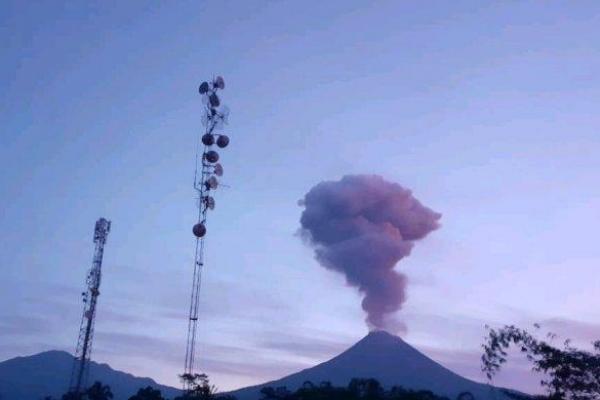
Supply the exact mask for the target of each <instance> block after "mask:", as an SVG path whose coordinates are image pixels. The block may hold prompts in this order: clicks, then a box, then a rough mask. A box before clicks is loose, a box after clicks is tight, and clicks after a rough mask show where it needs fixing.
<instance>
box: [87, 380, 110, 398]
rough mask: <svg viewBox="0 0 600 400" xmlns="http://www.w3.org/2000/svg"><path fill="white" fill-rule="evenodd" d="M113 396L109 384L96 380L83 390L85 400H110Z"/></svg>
mask: <svg viewBox="0 0 600 400" xmlns="http://www.w3.org/2000/svg"><path fill="white" fill-rule="evenodd" d="M112 398H113V393H112V391H111V390H110V386H108V385H103V384H102V382H99V381H96V382H94V384H93V385H92V386H90V387H89V388H87V390H86V391H85V399H86V400H110V399H112Z"/></svg>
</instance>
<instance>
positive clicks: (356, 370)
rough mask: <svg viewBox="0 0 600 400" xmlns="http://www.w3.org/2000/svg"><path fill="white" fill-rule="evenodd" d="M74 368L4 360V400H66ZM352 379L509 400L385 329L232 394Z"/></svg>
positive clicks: (57, 359) (97, 372) (53, 355)
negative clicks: (333, 354) (303, 366)
mask: <svg viewBox="0 0 600 400" xmlns="http://www.w3.org/2000/svg"><path fill="white" fill-rule="evenodd" d="M72 365H73V356H72V355H71V354H69V353H67V352H64V351H47V352H44V353H39V354H36V355H33V356H29V357H16V358H12V359H10V360H6V361H4V362H0V400H39V399H42V398H43V397H44V396H47V395H50V396H53V397H54V398H55V399H60V396H61V395H62V394H63V393H64V392H65V391H66V389H67V386H68V384H69V377H70V373H71V368H72ZM352 378H374V379H376V380H378V381H379V382H380V383H381V384H382V385H383V386H384V387H385V388H391V387H392V386H403V387H404V388H406V389H413V390H430V391H432V392H433V393H435V394H437V395H443V396H447V397H449V398H450V399H452V400H454V399H456V397H457V395H458V394H459V393H461V392H471V393H472V394H473V395H474V396H475V399H476V400H508V396H506V395H505V394H503V393H502V392H501V391H500V390H498V389H496V388H493V387H491V386H489V385H485V384H482V383H478V382H474V381H471V380H469V379H466V378H463V377H462V376H460V375H458V374H456V373H454V372H452V371H450V370H449V369H447V368H445V367H443V366H442V365H440V364H438V363H437V362H435V361H433V360H431V359H430V358H428V357H427V356H425V355H424V354H422V353H421V352H419V351H418V350H417V349H415V348H413V347H412V346H410V345H409V344H408V343H406V342H404V341H403V340H402V339H400V338H399V337H397V336H394V335H391V334H389V333H387V332H384V331H376V332H371V333H369V334H368V335H367V336H365V337H364V338H363V339H361V340H360V341H358V342H357V343H356V344H355V345H353V346H352V347H350V348H349V349H348V350H346V351H344V352H343V353H341V354H339V355H338V356H336V357H334V358H332V359H331V360H329V361H326V362H324V363H321V364H319V365H316V366H314V367H312V368H308V369H305V370H302V371H299V372H297V373H294V374H291V375H288V376H286V377H283V378H281V379H277V380H274V381H271V382H266V383H263V384H260V385H256V386H251V387H247V388H243V389H238V390H235V391H232V392H229V393H228V394H231V395H234V396H235V397H237V399H238V400H259V399H260V397H261V395H260V390H261V389H262V388H263V387H267V386H272V387H280V386H286V387H287V388H288V389H290V390H295V389H297V388H299V387H301V386H302V384H303V383H304V382H306V381H311V382H313V383H315V384H319V383H321V382H323V381H329V382H331V383H332V384H333V385H334V386H346V385H347V384H348V383H349V382H350V380H351V379H352ZM89 380H90V383H91V382H93V381H94V380H100V381H102V382H103V383H104V384H108V385H109V386H110V387H111V389H112V391H113V393H114V395H115V398H114V400H127V399H128V398H129V397H130V396H131V395H133V394H134V393H136V392H137V390H138V389H139V388H141V387H146V386H152V387H154V388H157V389H159V390H161V392H162V393H163V396H164V397H165V398H168V399H172V398H174V397H175V396H177V395H179V394H180V391H179V390H178V389H176V388H173V387H169V386H164V385H160V384H158V383H156V382H155V381H154V380H152V379H150V378H139V377H135V376H133V375H131V374H128V373H125V372H121V371H116V370H113V369H112V368H111V367H110V366H108V365H106V364H98V363H95V362H92V364H91V368H90V379H89Z"/></svg>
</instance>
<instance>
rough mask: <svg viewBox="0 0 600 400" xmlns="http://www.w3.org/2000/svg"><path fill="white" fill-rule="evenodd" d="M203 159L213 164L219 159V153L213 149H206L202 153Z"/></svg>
mask: <svg viewBox="0 0 600 400" xmlns="http://www.w3.org/2000/svg"><path fill="white" fill-rule="evenodd" d="M204 159H205V160H206V161H208V162H209V163H211V164H214V163H216V162H217V161H219V153H217V152H216V151H214V150H210V151H207V152H206V153H204Z"/></svg>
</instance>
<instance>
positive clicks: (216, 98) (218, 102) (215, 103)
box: [208, 93, 221, 107]
mask: <svg viewBox="0 0 600 400" xmlns="http://www.w3.org/2000/svg"><path fill="white" fill-rule="evenodd" d="M208 101H210V105H211V107H219V106H220V105H221V100H219V96H217V94H216V93H211V94H210V96H208Z"/></svg>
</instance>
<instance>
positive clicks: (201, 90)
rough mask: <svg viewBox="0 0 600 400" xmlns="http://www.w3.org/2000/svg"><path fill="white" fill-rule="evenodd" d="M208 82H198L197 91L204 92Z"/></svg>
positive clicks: (206, 90)
mask: <svg viewBox="0 0 600 400" xmlns="http://www.w3.org/2000/svg"><path fill="white" fill-rule="evenodd" d="M208 89H209V87H208V82H202V83H201V84H200V87H199V88H198V91H199V92H200V94H205V93H207V92H208Z"/></svg>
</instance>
